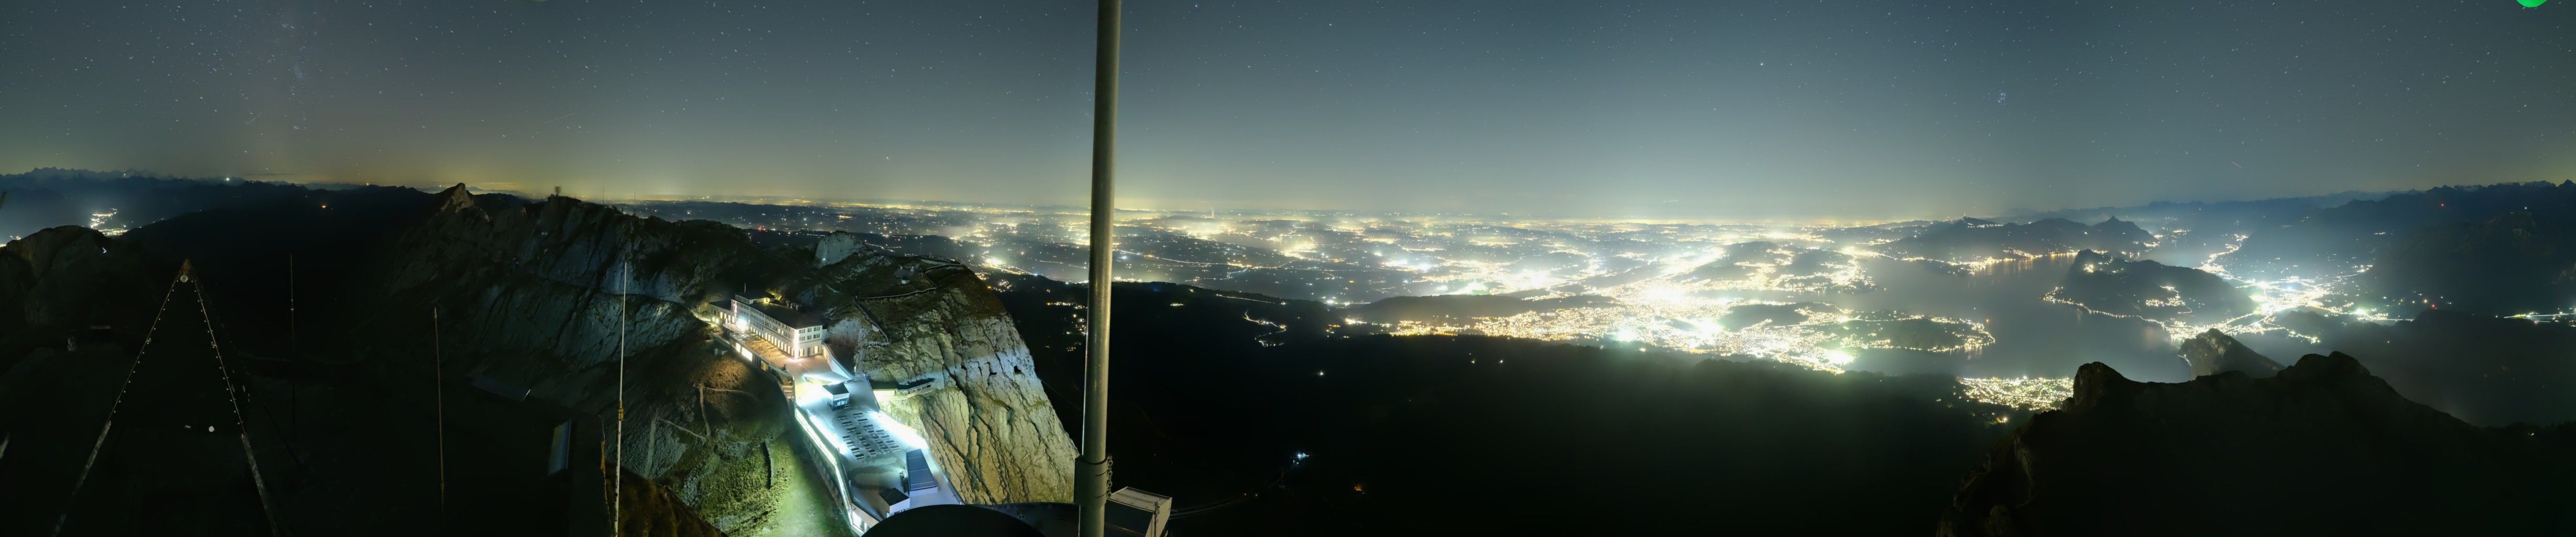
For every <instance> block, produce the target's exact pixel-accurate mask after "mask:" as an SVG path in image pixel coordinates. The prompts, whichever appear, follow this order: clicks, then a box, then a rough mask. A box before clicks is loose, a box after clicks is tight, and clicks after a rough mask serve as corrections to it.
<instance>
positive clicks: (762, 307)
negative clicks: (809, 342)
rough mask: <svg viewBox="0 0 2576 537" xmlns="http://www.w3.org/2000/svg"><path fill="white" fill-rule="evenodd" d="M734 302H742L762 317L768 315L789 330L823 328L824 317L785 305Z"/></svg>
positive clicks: (748, 301)
mask: <svg viewBox="0 0 2576 537" xmlns="http://www.w3.org/2000/svg"><path fill="white" fill-rule="evenodd" d="M734 300H735V301H739V302H742V303H743V304H744V305H747V306H751V308H752V309H753V310H755V311H759V312H760V314H761V315H767V316H769V318H770V319H774V320H777V321H778V324H783V325H787V327H788V328H812V327H817V326H823V318H822V317H820V316H817V315H814V314H811V313H806V312H805V311H804V310H799V309H796V308H791V307H787V306H786V305H784V304H774V303H770V302H768V301H755V300H749V299H745V298H742V297H734Z"/></svg>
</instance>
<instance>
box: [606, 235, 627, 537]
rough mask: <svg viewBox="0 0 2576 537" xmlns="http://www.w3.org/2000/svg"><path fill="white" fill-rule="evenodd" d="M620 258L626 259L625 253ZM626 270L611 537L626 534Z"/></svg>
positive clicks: (620, 293) (620, 306) (622, 275)
mask: <svg viewBox="0 0 2576 537" xmlns="http://www.w3.org/2000/svg"><path fill="white" fill-rule="evenodd" d="M620 254H621V255H619V257H624V255H623V252H621V253H620ZM627 278H628V276H627V267H626V262H625V260H624V259H620V260H618V264H617V465H616V467H617V476H616V477H614V478H613V479H614V487H615V488H616V492H615V493H613V494H611V495H610V496H609V502H610V507H609V508H608V518H609V522H608V527H609V529H610V531H611V532H612V533H611V534H612V535H625V534H626V528H625V524H626V287H627Z"/></svg>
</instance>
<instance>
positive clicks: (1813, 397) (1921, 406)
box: [995, 277, 2021, 535]
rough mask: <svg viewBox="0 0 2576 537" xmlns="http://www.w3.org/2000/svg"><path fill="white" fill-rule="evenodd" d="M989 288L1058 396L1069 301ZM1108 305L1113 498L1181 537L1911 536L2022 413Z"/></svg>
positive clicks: (1479, 343)
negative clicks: (1134, 497) (1129, 490)
mask: <svg viewBox="0 0 2576 537" xmlns="http://www.w3.org/2000/svg"><path fill="white" fill-rule="evenodd" d="M995 282H996V284H995V287H996V288H998V289H1001V290H1002V296H1003V300H1004V303H1005V304H1007V305H1008V306H1009V307H1010V309H1011V312H1012V315H1013V317H1014V318H1015V319H1016V320H1017V321H1018V323H1019V324H1020V326H1021V327H1022V328H1023V331H1024V332H1025V333H1027V334H1028V338H1029V344H1030V346H1031V348H1032V349H1033V350H1034V351H1035V353H1036V357H1037V359H1038V365H1039V373H1040V374H1041V376H1043V377H1044V379H1045V381H1046V383H1047V387H1048V390H1049V392H1050V394H1049V395H1050V396H1051V397H1052V398H1054V399H1055V400H1058V401H1066V400H1070V399H1069V398H1071V397H1072V396H1073V394H1074V393H1077V392H1076V391H1077V390H1078V389H1079V386H1078V384H1077V382H1078V380H1079V378H1080V375H1081V369H1080V367H1079V366H1080V364H1081V360H1082V358H1081V353H1080V345H1081V339H1082V336H1081V335H1080V331H1079V330H1077V329H1076V328H1075V326H1076V325H1075V324H1074V323H1075V322H1076V321H1077V320H1078V319H1079V316H1080V315H1081V310H1079V309H1077V308H1075V307H1072V306H1071V304H1072V303H1078V302H1080V301H1081V297H1082V296H1083V294H1082V293H1083V292H1084V288H1083V287H1081V286H1077V285H1068V284H1063V283H1058V282H1052V281H1046V280H1041V279H1036V278H1026V277H1008V278H1005V277H996V278H995ZM1115 300H1116V304H1118V317H1117V325H1116V326H1117V328H1118V329H1117V332H1116V335H1115V339H1116V341H1114V342H1113V348H1114V349H1115V352H1116V356H1117V361H1116V362H1115V365H1114V368H1113V375H1114V377H1115V378H1114V379H1113V380H1114V383H1113V385H1112V388H1111V402H1112V405H1113V407H1112V414H1111V421H1110V431H1111V433H1110V434H1111V439H1110V451H1111V453H1112V454H1114V455H1115V456H1116V458H1117V466H1116V474H1115V475H1114V476H1113V482H1114V485H1116V486H1121V487H1124V486H1134V487H1137V488H1140V489H1143V490H1148V491H1153V492H1156V493H1162V494H1168V495H1172V496H1174V497H1175V498H1176V502H1177V504H1178V508H1179V509H1181V510H1182V511H1183V513H1184V514H1183V515H1182V516H1179V517H1178V518H1176V519H1175V520H1173V521H1172V525H1171V527H1172V531H1174V532H1176V533H1177V534H1180V535H1476V534H1488V535H1547V534H1567V535H1669V534H1719V533H1735V534H1890V533H1912V532H1920V531H1922V530H1923V528H1926V527H1929V526H1930V525H1931V524H1932V523H1933V522H1934V521H1935V520H1937V519H1938V517H1939V511H1940V509H1941V506H1942V505H1943V502H1944V498H1946V496H1947V494H1948V493H1949V492H1950V491H1952V490H1955V487H1956V486H1957V484H1958V478H1959V472H1960V471H1961V469H1963V468H1966V467H1968V465H1969V464H1971V463H1972V462H1974V461H1975V459H1976V457H1977V454H1978V453H1979V452H1980V451H1981V450H1982V449H1983V447H1984V446H1986V445H1988V444H1990V443H1991V442H1992V441H1993V439H1995V438H1997V437H1999V436H2000V435H2002V434H2003V433H2004V432H2005V430H2006V428H2007V427H2008V425H1999V424H1997V423H1996V422H1997V417H1998V416H1999V415H2001V416H2003V417H2004V418H2005V419H2007V420H2010V421H2013V422H2015V423H2017V422H2018V420H2019V419H2020V418H2019V417H2018V416H2020V415H2021V414H2017V413H2013V412H2012V411H2010V410H2007V409H2003V408H2000V407H1993V406H1987V405H1980V404H1974V403H1968V402H1964V401H1963V400H1962V399H1961V398H1960V397H1959V393H1958V390H1959V385H1958V384H1957V383H1956V382H1955V381H1953V380H1951V379H1949V378H1947V377H1938V376H1884V375H1878V374H1870V373H1850V374H1844V375H1834V374H1828V373H1822V372H1816V371H1810V370H1805V369H1801V368H1797V367H1793V366H1785V365H1781V364H1776V363H1769V362H1761V363H1747V362H1738V361H1729V360H1717V359H1710V357H1708V356H1705V355H1690V354H1680V353H1667V352H1656V351H1648V352H1639V351H1636V350H1635V349H1633V348H1630V349H1602V348H1596V347H1587V346H1578V345H1566V344H1558V343H1548V342H1538V341H1528V340H1515V339H1506V338H1488V337H1475V336H1462V337H1446V336H1426V337H1389V336H1355V337H1348V338H1345V337H1340V336H1337V335H1334V334H1333V333H1332V332H1331V331H1330V330H1329V328H1330V327H1331V325H1333V324H1337V323H1339V322H1341V318H1340V315H1339V314H1338V312H1335V311H1332V310H1328V309H1326V308H1324V307H1323V306H1322V305H1320V304H1316V303H1313V302H1305V301H1283V300H1279V299H1274V298H1270V297H1264V296H1259V295H1250V294H1245V293H1232V292H1220V291H1211V290H1207V289H1200V288H1194V287H1189V286H1183V285H1176V284H1159V283H1155V284H1142V283H1140V284H1120V285H1119V286H1118V288H1117V290H1116V297H1115ZM1265 322H1267V323H1269V324H1264V323H1265ZM1057 411H1058V412H1059V413H1060V414H1061V415H1062V416H1063V417H1064V419H1065V420H1066V421H1067V422H1072V421H1073V420H1075V419H1077V418H1078V417H1079V416H1080V410H1079V409H1078V408H1074V407H1071V406H1068V405H1059V406H1058V409H1057ZM1299 453H1304V454H1306V457H1305V458H1304V459H1302V461H1301V459H1299V458H1297V454H1299Z"/></svg>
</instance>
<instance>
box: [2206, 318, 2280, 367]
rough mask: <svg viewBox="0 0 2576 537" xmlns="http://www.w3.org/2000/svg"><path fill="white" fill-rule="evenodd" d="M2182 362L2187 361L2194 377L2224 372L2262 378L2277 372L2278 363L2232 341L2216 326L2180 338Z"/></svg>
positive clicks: (2233, 339)
mask: <svg viewBox="0 0 2576 537" xmlns="http://www.w3.org/2000/svg"><path fill="white" fill-rule="evenodd" d="M2182 361H2183V362H2184V363H2188V364H2191V376H2192V377H2194V378H2198V377H2206V376H2210V375H2216V374H2219V373H2227V372H2238V373H2244V374H2245V376H2249V377H2254V378H2264V377H2269V376H2272V374H2274V373H2279V372H2281V364H2280V363H2278V362H2273V361H2272V359H2271V358H2265V357H2263V355H2262V354H2261V353H2257V352H2254V349H2249V348H2245V344H2243V343H2238V342H2236V338H2232V337H2227V334H2226V333H2223V332H2219V331H2218V329H2216V328H2212V329H2209V331H2207V332H2201V333H2200V335H2197V336H2192V337H2191V339H2187V340H2183V342H2182Z"/></svg>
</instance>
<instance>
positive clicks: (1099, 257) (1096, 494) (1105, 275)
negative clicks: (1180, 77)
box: [1073, 0, 1120, 537]
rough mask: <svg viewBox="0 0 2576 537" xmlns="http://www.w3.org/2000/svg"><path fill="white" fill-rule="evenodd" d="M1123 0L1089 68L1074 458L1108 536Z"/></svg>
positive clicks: (1092, 536) (1091, 524)
mask: <svg viewBox="0 0 2576 537" xmlns="http://www.w3.org/2000/svg"><path fill="white" fill-rule="evenodd" d="M1118 12H1119V0H1100V27H1099V29H1098V32H1099V43H1098V45H1097V48H1096V49H1094V51H1093V56H1094V61H1095V64H1094V66H1093V69H1092V73H1091V80H1092V90H1091V307H1090V308H1088V312H1089V316H1088V317H1089V321H1090V322H1089V323H1088V324H1089V326H1090V328H1091V334H1090V335H1091V344H1090V345H1089V346H1088V347H1087V348H1088V350H1089V353H1088V354H1089V356H1088V359H1087V360H1085V361H1084V364H1083V369H1082V386H1083V388H1082V458H1081V459H1079V460H1076V461H1075V462H1074V476H1073V479H1074V488H1073V496H1074V503H1075V504H1076V505H1077V506H1079V507H1080V519H1079V521H1080V522H1079V524H1080V525H1079V526H1076V528H1077V531H1078V533H1079V534H1080V535H1081V537H1104V536H1105V535H1106V533H1105V531H1104V530H1105V526H1104V524H1103V522H1105V521H1106V519H1107V515H1108V506H1109V291H1110V287H1113V286H1112V285H1111V284H1110V282H1111V281H1113V280H1112V279H1111V278H1110V276H1109V264H1110V260H1111V258H1112V256H1113V255H1115V252H1116V251H1117V242H1116V241H1117V235H1116V234H1115V233H1113V228H1114V227H1115V226H1116V223H1115V220H1116V217H1117V213H1118V206H1117V204H1116V197H1115V196H1113V195H1112V194H1111V189H1110V184H1111V178H1112V175H1113V173H1112V172H1114V171H1115V169H1116V166H1115V165H1114V164H1115V163H1116V157H1117V148H1118V28H1119V26H1120V25H1119V21H1118Z"/></svg>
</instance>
